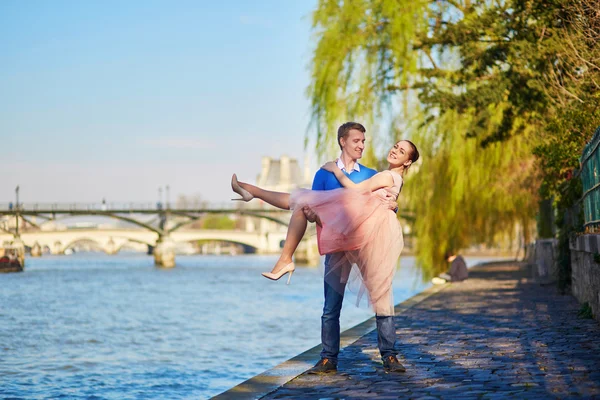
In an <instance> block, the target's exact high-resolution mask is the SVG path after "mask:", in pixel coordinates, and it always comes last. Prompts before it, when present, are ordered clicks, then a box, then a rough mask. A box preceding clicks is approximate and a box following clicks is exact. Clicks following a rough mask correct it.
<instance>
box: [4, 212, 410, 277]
mask: <svg viewBox="0 0 600 400" xmlns="http://www.w3.org/2000/svg"><path fill="white" fill-rule="evenodd" d="M238 205H239V207H237V208H232V207H231V203H229V204H217V205H214V204H213V205H208V204H202V205H196V206H193V207H178V208H170V207H169V205H168V204H167V205H166V207H164V208H163V207H162V205H161V204H160V203H159V204H156V205H154V204H151V203H137V204H135V203H121V204H115V203H111V204H106V203H102V204H77V203H69V204H58V203H53V204H39V203H35V204H27V205H25V204H18V203H17V204H16V205H14V206H13V205H12V204H0V217H4V219H5V223H4V226H0V240H2V242H12V244H13V245H15V246H17V247H18V248H21V247H22V250H21V254H22V259H23V261H24V249H25V247H26V246H27V247H31V248H32V255H37V254H36V253H39V254H41V251H40V250H39V249H40V248H42V247H46V246H47V247H48V248H49V249H50V250H51V252H53V253H55V254H62V253H63V252H64V251H65V250H66V249H68V248H69V247H70V246H72V245H73V244H74V243H76V242H80V241H83V240H85V241H91V242H93V243H95V244H96V245H97V246H98V247H100V248H102V249H103V250H104V251H105V252H107V253H109V254H114V253H116V252H118V251H119V249H120V248H121V247H122V246H124V245H125V244H126V243H128V242H136V243H143V244H146V245H147V246H148V247H149V248H151V249H153V255H154V260H155V263H156V265H158V266H162V267H168V268H171V267H173V266H175V243H177V242H192V241H201V240H214V241H224V242H230V243H238V244H242V245H244V246H248V247H251V248H253V249H255V250H256V251H257V252H259V253H277V252H279V251H280V244H281V242H282V240H284V239H285V232H286V229H285V228H286V227H287V224H288V220H289V216H290V211H289V210H279V209H276V208H273V207H271V206H269V205H266V204H265V203H262V202H260V203H259V202H253V203H250V204H247V203H241V204H238ZM206 214H228V215H238V216H245V217H248V218H250V219H258V220H260V221H262V222H260V223H259V224H258V227H257V226H256V224H254V223H252V224H249V225H247V227H246V228H247V229H246V230H235V231H223V230H190V229H185V227H186V226H188V225H190V224H191V223H193V222H195V221H198V220H199V219H200V218H202V217H203V216H205V215H206ZM401 215H402V217H401V219H405V220H409V221H410V220H412V218H413V216H412V215H411V213H410V212H407V211H406V210H402V211H401ZM74 216H100V217H107V218H112V219H117V220H120V221H124V222H127V223H128V224H131V225H134V226H136V227H137V229H130V228H126V229H108V230H106V229H90V230H81V229H74V230H55V231H47V230H44V229H42V228H43V225H44V224H45V223H47V222H50V221H58V220H60V219H64V218H71V217H74ZM148 216H150V217H154V218H153V220H151V221H148V220H144V218H146V219H147V218H148ZM33 217H35V219H36V220H35V222H34V221H33ZM11 218H12V219H11ZM38 219H42V220H43V222H41V223H40V222H38ZM7 221H14V224H13V226H10V224H7V223H6V222H7ZM23 223H27V224H28V225H29V227H30V228H29V229H27V230H26V231H23V229H22V225H23ZM309 226H310V228H309V229H312V230H313V232H312V234H311V233H310V232H309V233H308V234H307V235H306V236H305V240H303V243H302V244H301V246H302V247H303V248H304V249H305V258H306V259H312V260H314V259H315V258H318V256H317V255H316V249H315V247H316V243H314V242H315V240H314V236H315V235H314V226H312V225H309ZM1 232H3V233H1ZM311 238H312V239H311ZM309 242H313V243H309ZM34 249H35V250H34Z"/></svg>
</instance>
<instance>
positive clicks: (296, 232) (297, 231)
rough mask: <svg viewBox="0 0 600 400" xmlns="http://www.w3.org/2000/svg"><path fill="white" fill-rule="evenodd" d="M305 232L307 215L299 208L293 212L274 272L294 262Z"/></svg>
mask: <svg viewBox="0 0 600 400" xmlns="http://www.w3.org/2000/svg"><path fill="white" fill-rule="evenodd" d="M246 190H248V189H246ZM304 232H306V217H305V216H304V212H302V210H301V209H298V210H295V211H294V213H293V214H292V218H291V219H290V225H289V227H288V231H287V236H286V237H285V244H284V245H283V250H282V251H281V256H279V260H277V264H275V266H274V267H273V270H272V271H271V272H272V273H277V272H278V271H279V270H280V269H282V268H283V267H285V266H286V265H288V264H289V263H291V262H292V256H293V255H294V252H295V251H296V249H297V248H298V245H299V244H300V241H301V240H302V237H303V236H304Z"/></svg>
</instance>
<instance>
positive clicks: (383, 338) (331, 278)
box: [321, 253, 398, 365]
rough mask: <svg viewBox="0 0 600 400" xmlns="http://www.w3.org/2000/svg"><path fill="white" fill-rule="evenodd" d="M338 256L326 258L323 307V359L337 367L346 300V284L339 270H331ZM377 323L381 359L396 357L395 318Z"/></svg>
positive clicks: (382, 318)
mask: <svg viewBox="0 0 600 400" xmlns="http://www.w3.org/2000/svg"><path fill="white" fill-rule="evenodd" d="M338 254H339V253H338ZM338 254H331V255H330V254H328V255H326V256H325V277H326V279H325V292H324V294H325V304H324V305H323V316H322V317H321V344H322V345H323V350H322V351H321V358H328V359H329V360H331V362H332V363H334V364H336V365H337V361H338V353H339V352H340V311H341V310H342V302H343V300H344V294H343V293H344V289H345V287H346V284H345V283H342V282H340V278H341V277H340V275H339V270H337V271H338V274H336V275H334V273H331V272H330V270H329V268H330V267H329V266H330V265H335V260H339V258H338V257H340V255H338ZM376 321H377V347H379V352H380V353H381V357H387V356H390V355H394V356H395V355H396V354H398V352H397V351H396V350H395V348H394V346H395V344H396V328H395V326H394V317H393V316H385V317H379V316H377V317H376Z"/></svg>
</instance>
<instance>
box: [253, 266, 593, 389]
mask: <svg viewBox="0 0 600 400" xmlns="http://www.w3.org/2000/svg"><path fill="white" fill-rule="evenodd" d="M530 276H531V274H530V271H529V270H527V267H526V266H524V265H520V264H515V263H504V264H502V263H491V264H487V265H483V266H480V267H477V268H475V269H472V270H471V272H470V276H469V279H468V280H467V281H465V282H462V283H460V284H452V285H448V286H446V287H445V288H444V289H443V290H441V291H438V292H437V293H436V294H435V295H432V296H430V297H427V298H426V299H425V300H423V301H422V302H421V303H418V304H416V305H414V306H413V307H412V308H404V309H403V312H402V314H401V315H398V316H397V317H396V319H395V323H396V332H397V334H398V343H397V348H398V350H399V351H400V354H399V359H400V360H401V361H400V362H402V363H403V364H404V365H405V367H407V369H408V370H407V372H406V373H404V374H385V373H384V372H383V370H382V364H381V361H380V359H379V354H378V351H377V346H376V343H377V335H376V332H374V331H373V332H370V333H369V334H367V335H365V336H363V337H362V338H360V339H359V340H357V341H356V342H355V343H353V344H352V345H350V346H348V347H346V348H345V349H344V350H343V351H342V352H341V353H340V363H339V366H338V375H334V376H326V377H323V378H320V379H314V378H312V376H310V375H306V374H303V375H300V376H298V377H297V378H295V379H293V380H292V381H291V382H289V383H288V384H285V385H283V386H282V387H281V388H280V389H278V390H276V391H275V392H272V393H270V394H268V395H266V396H265V397H264V398H265V399H275V398H313V399H314V398H325V397H332V398H348V399H350V398H367V397H368V398H371V397H374V396H375V397H377V396H379V397H378V398H410V399H419V398H420V399H438V398H442V399H461V400H465V399H466V400H468V399H471V398H473V399H489V400H496V399H508V398H514V399H518V400H525V399H544V400H545V399H549V398H561V399H562V398H599V399H600V326H599V325H598V323H597V321H594V320H582V319H579V318H578V317H577V312H578V310H579V305H578V304H577V302H576V301H575V300H574V298H572V297H571V296H561V295H559V294H558V293H557V291H556V290H555V289H554V288H552V287H548V286H545V287H542V286H540V285H538V284H536V283H535V282H533V281H532V280H531V279H530V278H529V277H530ZM394 375H397V376H394ZM336 389H337V390H336Z"/></svg>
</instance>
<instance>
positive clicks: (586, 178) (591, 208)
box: [580, 127, 600, 232]
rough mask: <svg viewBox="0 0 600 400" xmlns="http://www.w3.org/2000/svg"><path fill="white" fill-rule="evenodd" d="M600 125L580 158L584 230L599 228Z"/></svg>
mask: <svg viewBox="0 0 600 400" xmlns="http://www.w3.org/2000/svg"><path fill="white" fill-rule="evenodd" d="M599 145H600V127H599V128H598V129H596V132H594V136H593V137H592V140H591V141H590V142H589V143H588V144H587V145H586V146H585V148H584V149H583V153H582V155H581V158H580V164H581V181H582V184H583V196H582V203H583V215H584V227H585V230H586V232H598V231H599V230H600V151H598V147H599Z"/></svg>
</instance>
